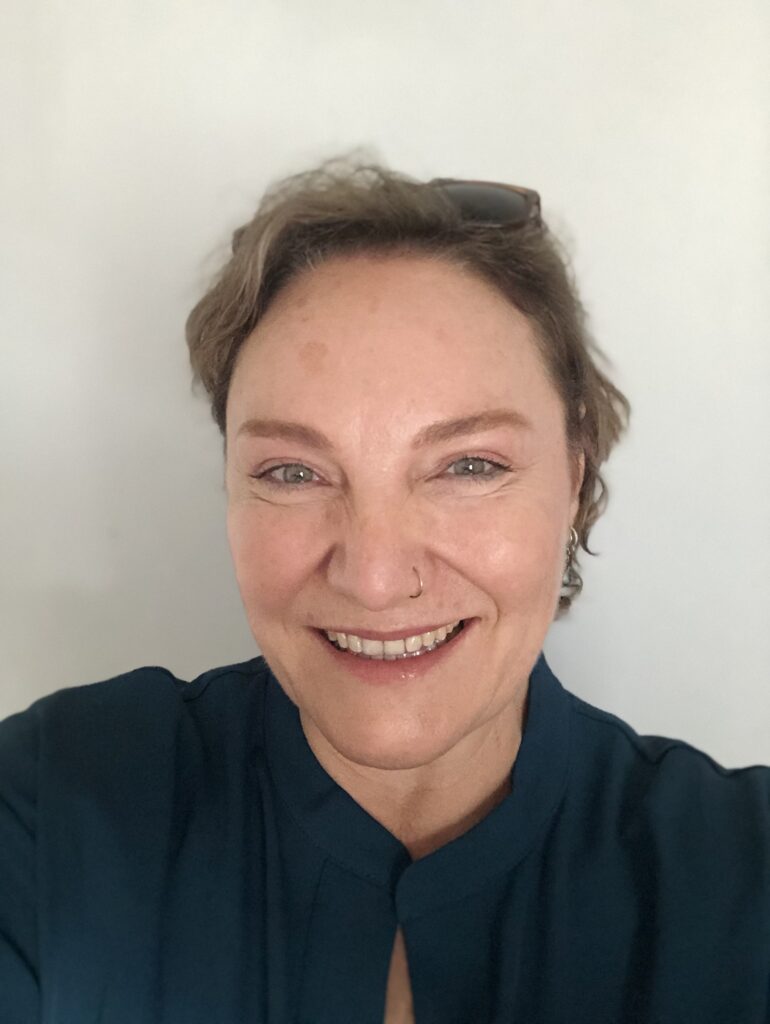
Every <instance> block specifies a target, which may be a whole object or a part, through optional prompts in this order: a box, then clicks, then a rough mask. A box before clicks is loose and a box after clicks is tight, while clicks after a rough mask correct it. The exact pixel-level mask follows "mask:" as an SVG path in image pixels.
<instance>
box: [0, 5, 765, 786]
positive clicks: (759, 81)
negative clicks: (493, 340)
mask: <svg viewBox="0 0 770 1024" xmlns="http://www.w3.org/2000/svg"><path fill="white" fill-rule="evenodd" d="M0 40H1V42H0V47H2V50H3V52H2V53H1V54H0V95H1V96H2V97H3V99H2V102H3V106H4V109H3V110H2V112H1V113H2V119H1V121H0V123H2V125H3V155H2V159H1V160H0V175H2V181H1V182H0V203H1V204H2V209H1V210H0V216H1V217H2V251H3V269H2V274H1V275H0V288H1V289H2V293H1V294H0V308H1V309H2V375H1V376H0V438H1V441H2V443H0V491H1V492H2V499H1V501H0V546H1V548H2V550H1V555H2V574H1V576H0V648H1V651H0V653H2V661H3V676H2V682H0V715H2V714H6V713H9V712H11V711H13V710H16V709H19V708H22V707H24V706H26V705H27V704H29V703H30V702H31V701H32V700H33V699H34V698H35V697H37V696H39V695H41V694H44V693H46V692H49V691H51V690H54V689H58V688H60V687H62V686H68V685H73V684H77V683H80V682H88V681H92V680H96V679H99V678H103V677H105V676H108V675H110V674H114V673H117V672H119V671H121V670H124V669H127V668H130V667H134V666H136V665H139V664H147V663H156V664H157V663H161V664H164V665H167V666H169V667H170V668H172V669H173V670H174V671H176V672H177V673H178V674H181V675H184V676H191V675H195V674H197V673H198V672H199V671H202V670H204V669H206V668H208V667H211V666H213V665H216V664H221V663H226V662H228V661H236V660H239V659H242V658H246V657H249V656H251V655H252V653H253V645H252V641H251V638H250V634H249V632H248V629H247V627H246V625H245V621H244V618H243V614H242V611H241V608H240V603H239V599H238V597H237V594H236V589H235V585H234V582H233V580H232V577H231V571H230V565H229V561H228V553H227V549H226V544H225V538H224V521H223V493H222V480H221V451H220V442H219V439H218V435H217V433H216V430H215V428H214V426H213V424H212V423H210V421H209V416H208V411H207V408H206V406H205V403H204V402H203V400H202V399H195V398H194V397H193V396H192V394H191V392H190V386H189V377H188V371H187V364H186V351H185V348H184V343H183V338H182V324H183V321H184V318H185V315H186V313H187V311H188V309H189V308H190V306H191V305H192V303H193V301H194V300H195V298H196V297H197V296H198V294H199V292H200V289H201V287H202V285H203V283H204V281H205V280H206V279H207V275H208V274H209V273H210V272H211V270H212V268H213V267H214V266H215V265H216V261H217V255H218V254H219V253H221V252H222V245H223V243H226V240H227V238H228V235H229V232H230V230H231V229H232V228H233V227H234V226H235V225H237V224H238V223H239V222H241V221H242V220H243V219H245V218H246V217H248V216H249V215H250V213H251V211H252V209H253V206H254V204H255V202H256V200H257V198H258V196H259V194H260V192H261V190H262V188H263V187H264V186H265V184H266V183H267V182H268V181H270V180H271V179H274V178H276V177H278V176H280V175H283V174H284V173H287V172H290V171H296V170H301V169H304V168H305V167H307V166H309V165H310V164H312V163H315V162H316V161H318V160H319V159H321V158H323V157H327V156H330V155H333V154H337V153H340V152H342V151H345V150H348V149H350V148H351V147H353V146H357V145H362V144H363V145H367V146H371V147H374V148H375V150H376V152H377V153H379V155H380V156H381V157H382V158H384V159H385V160H386V161H387V162H389V163H390V164H391V165H392V166H394V167H397V168H399V169H401V170H404V171H407V172H409V173H411V174H414V175H416V176H425V177H429V176H434V175H439V174H444V175H454V176H460V177H461V176H467V177H481V178H483V177H490V178H497V179H502V180H510V181H514V182H518V183H522V184H527V185H531V186H533V187H536V188H538V189H539V190H540V191H541V193H542V195H543V199H544V205H545V210H546V212H547V215H548V217H549V219H550V221H551V222H552V224H553V225H554V226H555V227H557V228H558V229H559V230H560V231H561V232H562V233H563V234H564V235H565V236H566V237H567V238H568V239H569V242H570V245H571V248H572V251H573V252H574V256H575V263H576V267H577V272H578V275H579V278H580V280H581V281H582V285H583V289H584V294H585V297H586V301H587V304H588V306H589V308H590V311H591V313H592V315H593V322H594V325H595V328H596V332H597V334H598V336H599V338H600V340H601V341H602V343H603V344H604V347H605V348H606V350H607V351H608V353H609V354H610V355H611V357H612V359H613V361H614V363H615V365H616V373H617V378H618V380H619V383H620V384H621V386H622V387H624V388H625V389H626V390H627V392H628V394H629V396H630V397H631V399H632V401H633V404H634V408H635V413H634V422H633V429H632V432H631V434H630V436H629V439H628V440H627V442H626V443H625V445H624V446H623V448H622V449H621V450H619V451H618V453H617V455H616V456H615V458H614V459H613V462H612V463H611V465H610V469H609V472H608V475H609V479H610V484H611V488H612V501H611V506H610V511H609V513H608V514H607V516H606V518H605V520H604V521H603V522H602V523H601V524H600V526H599V527H598V528H597V530H596V533H595V542H596V545H597V546H598V547H599V548H600V549H601V552H602V555H601V557H600V558H597V559H594V560H589V561H590V564H589V565H587V566H586V571H585V577H586V591H585V594H584V596H583V597H582V598H581V599H580V600H579V602H578V603H577V605H576V608H575V610H574V613H573V615H572V617H571V619H570V620H568V621H566V622H564V623H560V624H557V625H555V626H554V628H553V630H552V633H551V635H550V637H549V640H548V645H547V650H548V652H549V654H550V656H551V661H552V664H553V665H554V667H555V668H556V669H557V671H558V672H559V673H560V674H561V677H562V679H563V681H564V682H565V684H566V685H567V686H568V687H569V688H571V689H573V690H574V691H575V692H577V693H579V694H580V695H581V696H584V697H585V698H586V699H588V700H590V701H592V702H594V703H597V704H599V705H600V706H603V707H606V708H608V709H609V710H612V711H614V712H615V713H617V714H619V715H621V716H622V717H625V718H627V719H628V720H629V721H630V722H631V723H632V724H633V725H634V726H635V727H636V728H637V729H638V730H639V731H640V732H657V733H662V734H667V735H677V736H682V737H684V738H686V739H688V740H690V741H691V742H693V743H695V744H696V745H697V746H700V747H702V748H704V749H706V750H707V751H708V752H709V753H711V754H713V755H714V756H716V757H717V758H718V759H720V760H722V761H723V762H724V763H726V764H729V765H733V766H739V765H745V764H751V763H753V762H757V761H759V762H765V763H767V762H770V696H769V691H768V685H769V684H770V679H769V678H768V668H770V626H769V620H770V614H769V612H768V609H769V608H770V540H769V535H770V472H768V458H767V437H768V435H769V434H770V411H769V409H770V403H769V402H768V398H769V397H770V390H769V388H768V384H769V383H770V355H769V353H770V345H768V338H767V325H768V322H769V321H770V318H769V316H768V314H770V308H769V307H770V289H768V280H767V270H768V224H770V217H769V216H768V215H769V214H770V209H769V206H770V200H769V193H768V187H767V186H768V182H770V147H769V146H768V141H769V139H768V128H767V125H768V98H769V94H768V75H767V71H766V67H767V53H768V52H769V51H770V47H769V46H768V43H769V42H770V7H769V6H768V5H766V4H765V3H764V2H762V0H731V2H730V3H725V2H724V0H721V2H717V0H646V2H645V3H640V2H638V0H524V2H519V3H516V2H513V0H507V2H504V0H478V2H476V3H472V4H469V3H467V2H465V0H388V2H387V3H385V2H383V3H378V4H374V3H368V2H365V0H322V2H318V0H217V2H214V0H155V2H153V3H150V2H146V0H145V2H142V0H111V2H110V3H103V2H100V0H66V2H65V0H58V2H57V0H26V2H25V3H19V2H17V0H2V2H1V3H0Z"/></svg>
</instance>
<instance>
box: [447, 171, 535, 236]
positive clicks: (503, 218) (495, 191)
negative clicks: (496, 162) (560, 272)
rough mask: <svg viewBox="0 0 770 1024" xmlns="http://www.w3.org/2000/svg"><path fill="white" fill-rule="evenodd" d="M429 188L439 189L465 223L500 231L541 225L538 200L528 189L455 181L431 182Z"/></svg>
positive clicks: (449, 179) (500, 184)
mask: <svg viewBox="0 0 770 1024" xmlns="http://www.w3.org/2000/svg"><path fill="white" fill-rule="evenodd" d="M428 184H429V185H430V186H431V187H433V188H438V189H440V190H441V191H442V192H443V193H444V194H445V195H446V197H447V198H448V199H449V200H450V201H451V202H452V204H453V205H454V206H455V207H456V209H458V210H459V212H460V213H461V214H462V216H463V218H464V219H465V220H467V221H472V222H473V223H476V224H484V225H485V226H487V227H499V228H503V227H509V228H513V227H523V226H524V225H525V224H534V225H536V226H538V225H540V224H541V223H542V221H541V219H540V196H539V195H538V193H537V192H535V191H534V190H533V189H531V188H521V187H520V186H518V185H503V184H502V183H500V182H497V181H462V180H459V179H457V178H434V179H433V180H432V181H429V182H428Z"/></svg>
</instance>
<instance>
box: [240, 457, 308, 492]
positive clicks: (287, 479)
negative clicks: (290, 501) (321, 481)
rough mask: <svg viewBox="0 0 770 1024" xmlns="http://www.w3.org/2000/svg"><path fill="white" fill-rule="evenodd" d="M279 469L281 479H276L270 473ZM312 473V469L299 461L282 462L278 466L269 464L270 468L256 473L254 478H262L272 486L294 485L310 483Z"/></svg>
mask: <svg viewBox="0 0 770 1024" xmlns="http://www.w3.org/2000/svg"><path fill="white" fill-rule="evenodd" d="M279 470H280V471H281V474H282V477H283V479H276V478H275V477H274V476H272V475H271V474H273V473H277V472H278V471H279ZM314 475H315V474H314V472H313V470H312V469H310V468H309V467H308V466H303V465H302V463H301V462H284V463H283V464H282V465H280V466H271V467H270V469H266V470H264V472H262V473H257V474H256V476H255V479H257V480H264V481H265V483H267V484H270V485H271V486H272V487H296V486H299V485H302V484H309V483H312V482H313V481H312V480H311V479H310V477H311V476H314Z"/></svg>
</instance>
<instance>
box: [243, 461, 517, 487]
mask: <svg viewBox="0 0 770 1024" xmlns="http://www.w3.org/2000/svg"><path fill="white" fill-rule="evenodd" d="M458 462H484V463H486V464H487V465H488V466H493V467H494V471H493V472H491V473H450V474H449V475H450V476H455V477H457V478H458V479H459V480H472V481H474V482H479V481H486V480H495V479H497V477H499V476H500V475H501V474H502V473H511V472H512V469H511V467H510V466H506V465H504V464H503V463H502V462H496V461H495V460H494V459H484V458H482V457H481V456H480V455H462V456H460V458H459V459H454V460H453V461H452V462H450V463H449V466H456V465H457V463H458ZM293 467H299V468H300V469H307V470H309V471H310V472H311V473H313V472H315V471H314V470H312V469H310V467H309V466H306V465H304V463H302V462H282V463H280V464H279V465H278V466H271V467H270V468H269V469H265V470H263V471H262V472H261V473H252V474H251V476H252V478H253V479H254V480H264V482H265V483H266V484H267V485H268V486H269V487H278V488H283V489H286V490H299V489H300V488H303V487H308V486H309V485H310V484H311V483H313V481H312V480H311V481H305V482H304V483H302V482H300V483H293V484H290V483H287V482H286V481H285V480H274V479H273V478H272V477H270V475H269V474H270V473H275V471H276V470H278V469H288V468H293ZM447 468H449V467H447Z"/></svg>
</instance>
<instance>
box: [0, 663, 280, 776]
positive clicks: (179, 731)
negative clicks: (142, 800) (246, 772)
mask: <svg viewBox="0 0 770 1024" xmlns="http://www.w3.org/2000/svg"><path fill="white" fill-rule="evenodd" d="M267 674H268V669H267V666H266V664H265V662H264V659H263V658H254V659H252V660H251V661H248V662H244V663H240V664H235V665H228V666H224V667H221V668H216V669H211V670H210V671H208V672H205V673H203V674H202V675H200V676H198V677H197V678H196V679H194V680H192V681H191V682H186V681H184V680H181V679H179V678H177V677H176V676H175V675H174V674H173V673H171V672H170V671H169V670H168V669H164V668H160V667H156V666H148V667H143V668H138V669H134V670H133V671H130V672H126V673H123V674H121V675H119V676H115V677H114V678H111V679H106V680H103V681H101V682H96V683H89V684H87V685H83V686H74V687H68V688H66V689H62V690H57V691H56V692H54V693H52V694H49V695H47V696H46V697H43V698H41V699H40V700H37V701H35V702H34V703H33V704H32V705H31V706H30V707H29V708H27V709H26V710H25V711H22V712H20V713H18V714H15V715H11V716H10V717H8V718H6V719H4V720H3V721H0V780H1V779H2V778H3V777H5V778H6V779H8V777H9V776H11V775H13V776H14V777H15V778H18V780H19V781H20V782H21V781H22V780H23V781H24V783H25V784H24V786H23V788H24V789H25V790H26V789H28V788H29V785H30V782H31V777H32V773H33V771H34V770H35V769H34V767H33V766H35V765H37V770H38V771H39V770H40V768H41V767H43V768H45V767H46V766H47V767H48V768H49V769H52V768H54V767H56V768H57V769H58V768H64V767H65V766H66V765H70V766H72V767H73V768H75V767H77V766H80V767H81V768H83V767H85V765H86V764H88V763H91V764H92V765H102V766H103V765H105V764H107V763H111V764H115V763H120V762H124V763H139V762H141V761H142V759H143V758H149V759H150V761H153V760H157V758H158V757H161V756H163V755H164V751H165V752H168V751H169V750H170V748H171V747H173V746H177V745H178V742H179V740H180V738H181V736H182V735H183V734H184V733H185V732H190V731H192V732H197V733H198V734H199V735H200V734H201V732H202V733H203V734H209V735H210V736H213V735H215V734H217V733H218V732H222V731H224V730H226V729H227V728H228V727H229V726H232V725H237V724H239V723H240V726H241V728H243V725H244V723H245V722H246V721H248V722H250V724H251V725H252V727H253V726H254V724H255V718H260V717H261V706H262V691H263V688H264V681H265V679H266V677H267ZM0 784H1V782H0Z"/></svg>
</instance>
